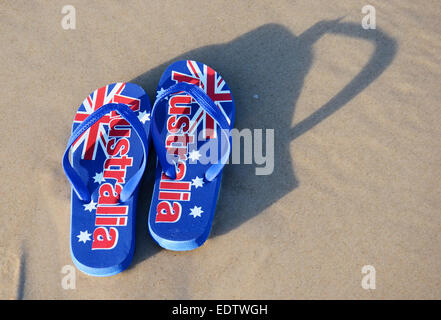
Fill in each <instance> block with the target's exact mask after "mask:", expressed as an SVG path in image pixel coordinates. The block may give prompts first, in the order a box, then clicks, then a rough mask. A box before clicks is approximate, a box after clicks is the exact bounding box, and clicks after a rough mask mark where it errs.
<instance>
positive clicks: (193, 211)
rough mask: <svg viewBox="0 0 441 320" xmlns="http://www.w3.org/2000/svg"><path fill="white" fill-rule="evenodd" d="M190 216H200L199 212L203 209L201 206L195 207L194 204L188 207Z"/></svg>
mask: <svg viewBox="0 0 441 320" xmlns="http://www.w3.org/2000/svg"><path fill="white" fill-rule="evenodd" d="M190 211H191V212H190V216H193V218H196V217H200V216H201V213H203V212H204V211H202V207H196V206H194V208H192V209H190Z"/></svg>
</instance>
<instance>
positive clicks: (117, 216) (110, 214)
mask: <svg viewBox="0 0 441 320" xmlns="http://www.w3.org/2000/svg"><path fill="white" fill-rule="evenodd" d="M150 112H151V106H150V100H149V98H148V96H147V94H146V93H145V91H144V90H143V89H142V88H141V87H139V86H138V85H136V84H133V83H114V84H110V85H108V86H105V87H102V88H100V89H97V90H95V91H94V92H93V93H92V94H90V95H89V96H88V97H87V98H86V99H85V100H84V102H83V103H82V104H81V106H80V108H79V109H78V111H77V113H76V115H75V119H74V123H73V128H72V135H71V137H70V139H69V142H68V144H67V148H66V151H65V153H64V156H63V168H64V172H65V174H66V176H67V178H68V180H69V181H70V183H71V185H72V193H71V241H70V248H71V255H72V260H73V261H74V263H75V265H76V266H77V267H78V269H80V270H81V271H83V272H85V273H87V274H89V275H94V276H110V275H114V274H116V273H118V272H121V271H122V270H124V269H125V268H127V267H128V266H129V264H130V262H131V260H132V257H133V252H134V242H135V215H136V202H137V196H138V184H139V182H140V180H141V178H142V175H143V173H144V170H145V167H146V163H147V155H148V145H149V130H150ZM69 155H71V157H70V158H71V159H70V161H69Z"/></svg>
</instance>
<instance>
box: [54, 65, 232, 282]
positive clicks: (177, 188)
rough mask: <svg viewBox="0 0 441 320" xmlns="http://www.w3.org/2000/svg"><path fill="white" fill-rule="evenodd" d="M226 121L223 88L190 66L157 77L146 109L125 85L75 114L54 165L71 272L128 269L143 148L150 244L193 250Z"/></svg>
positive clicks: (214, 187) (227, 96)
mask: <svg viewBox="0 0 441 320" xmlns="http://www.w3.org/2000/svg"><path fill="white" fill-rule="evenodd" d="M233 122H234V102H233V98H232V95H231V92H230V89H229V87H228V85H227V84H226V82H225V81H224V79H223V78H222V77H221V76H220V75H219V74H218V73H217V72H216V71H214V70H213V69H212V68H210V67H209V66H207V65H205V64H203V63H200V62H196V61H191V60H184V61H178V62H175V63H173V64H171V65H170V66H169V67H168V68H167V69H166V70H165V72H164V73H163V75H162V77H161V79H160V81H159V85H158V89H157V93H156V100H155V103H154V105H153V107H151V105H150V100H149V97H148V96H147V94H146V93H145V91H144V90H143V89H142V88H141V87H139V86H138V85H136V84H133V83H114V84H110V85H108V86H105V87H102V88H100V89H98V90H95V91H94V92H93V93H92V94H90V95H89V96H88V97H87V98H86V99H85V100H84V101H83V103H82V104H81V106H80V108H79V109H78V111H77V113H76V115H75V118H74V122H73V128H72V135H71V137H70V139H69V142H68V144H67V148H66V151H65V153H64V157H63V168H64V171H65V173H66V176H67V178H68V180H69V181H70V183H71V185H72V195H71V203H72V204H71V241H70V244H71V246H70V248H71V255H72V260H73V261H74V263H75V265H76V266H77V267H78V268H79V269H80V270H81V271H83V272H85V273H87V274H90V275H95V276H110V275H113V274H116V273H118V272H121V271H122V270H124V269H125V268H127V267H128V266H129V264H130V262H131V260H132V257H133V253H134V247H135V215H136V204H137V198H138V189H139V188H138V186H139V183H140V181H141V178H142V176H143V174H144V171H145V170H146V167H147V158H148V154H149V146H150V145H151V140H153V145H154V148H155V151H156V154H157V161H156V168H155V169H154V170H155V185H154V190H153V195H152V200H151V206H150V212H149V219H148V229H149V232H150V235H151V236H152V237H153V239H154V240H155V241H156V242H157V243H158V244H159V245H160V246H162V247H164V248H166V249H169V250H177V251H183V250H192V249H195V248H197V247H199V246H201V245H202V244H203V243H204V242H205V240H206V239H207V237H208V235H209V233H210V229H211V225H212V222H213V217H214V212H215V208H216V202H217V196H218V193H219V187H220V183H221V177H222V169H223V166H224V164H225V163H226V162H227V159H228V157H229V154H230V145H231V137H230V135H229V132H230V129H231V128H232V126H233ZM147 170H153V168H147Z"/></svg>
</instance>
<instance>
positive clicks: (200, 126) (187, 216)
mask: <svg viewBox="0 0 441 320" xmlns="http://www.w3.org/2000/svg"><path fill="white" fill-rule="evenodd" d="M179 82H187V83H191V84H194V85H197V86H199V88H201V89H202V90H204V91H205V93H206V94H207V95H208V96H209V97H210V98H211V100H212V101H213V102H214V103H215V104H216V106H217V107H218V108H219V109H220V110H221V111H222V114H223V115H224V116H225V118H226V119H227V121H228V123H229V124H230V127H232V125H233V122H234V102H233V98H232V95H231V91H230V89H229V87H228V85H227V84H226V82H225V81H224V79H223V78H222V77H221V76H220V75H219V74H218V73H217V72H216V71H215V70H213V69H212V68H210V67H209V66H207V65H205V64H203V63H200V62H196V61H191V60H184V61H177V62H175V63H173V64H171V65H170V66H169V67H168V68H167V69H166V70H165V72H164V73H163V75H162V77H161V79H160V81H159V85H158V89H157V94H158V96H159V95H160V94H161V93H162V92H163V91H165V90H166V89H168V88H170V87H172V86H173V85H175V84H176V83H179ZM155 108H157V110H158V111H157V112H158V114H157V115H156V111H155V119H153V120H152V121H155V124H156V125H157V126H158V127H159V128H162V130H161V137H162V138H163V141H164V148H166V149H167V151H168V152H172V153H174V155H177V156H178V157H179V162H178V171H179V173H178V175H177V177H176V179H171V178H169V177H167V176H166V175H165V174H164V173H163V172H162V168H161V166H160V164H159V163H158V165H157V168H156V176H155V186H154V190H153V196H152V203H151V207H150V213H149V232H150V234H151V236H152V237H153V239H155V241H156V242H157V243H158V244H159V245H160V246H162V247H164V248H166V249H169V250H176V251H184V250H192V249H195V248H197V247H199V246H201V245H202V244H203V243H204V242H205V241H206V239H207V238H208V236H209V234H210V230H211V225H212V222H213V217H214V214H215V209H216V202H217V198H218V193H219V188H220V181H221V177H222V173H220V174H219V175H218V176H217V177H215V178H214V179H213V180H212V181H207V180H205V179H204V176H205V172H206V171H207V169H208V168H209V167H210V166H211V163H210V162H209V160H210V159H209V158H210V156H211V152H213V150H214V149H218V148H219V147H220V140H221V139H219V137H220V136H221V133H220V128H219V127H218V125H217V124H216V122H215V121H214V120H213V119H212V118H211V117H210V116H209V115H208V114H207V113H206V112H205V111H204V109H203V108H202V107H200V106H199V105H198V104H197V103H196V102H195V101H194V100H193V99H191V97H190V96H189V95H187V94H185V93H177V94H174V95H171V96H170V97H169V98H168V99H162V100H160V101H158V104H157V105H156V107H155ZM155 110H156V109H155ZM212 148H214V149H212ZM214 153H215V152H213V154H214ZM207 156H208V157H207ZM214 158H216V160H217V157H214Z"/></svg>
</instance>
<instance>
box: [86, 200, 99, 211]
mask: <svg viewBox="0 0 441 320" xmlns="http://www.w3.org/2000/svg"><path fill="white" fill-rule="evenodd" d="M97 204H98V202H94V201H93V199H91V200H90V202H89V203H88V204H83V206H84V210H87V211H89V212H92V210H95V209H96V205H97Z"/></svg>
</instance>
